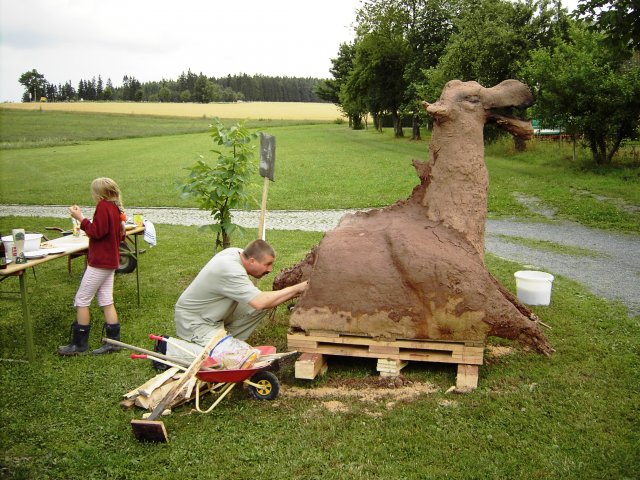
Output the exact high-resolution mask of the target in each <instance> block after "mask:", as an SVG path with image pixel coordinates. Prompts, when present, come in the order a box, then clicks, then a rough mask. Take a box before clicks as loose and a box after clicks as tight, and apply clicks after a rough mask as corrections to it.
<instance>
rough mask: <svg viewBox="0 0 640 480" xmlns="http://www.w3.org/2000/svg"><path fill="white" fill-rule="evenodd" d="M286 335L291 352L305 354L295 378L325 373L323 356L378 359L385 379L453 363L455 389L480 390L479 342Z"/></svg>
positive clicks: (321, 333) (332, 334) (333, 334)
mask: <svg viewBox="0 0 640 480" xmlns="http://www.w3.org/2000/svg"><path fill="white" fill-rule="evenodd" d="M309 333H310V334H309V335H307V334H305V333H302V332H300V333H290V334H288V335H287V342H288V347H289V349H290V350H297V351H299V352H302V355H301V356H300V357H299V358H298V361H296V364H295V376H296V378H306V379H310V380H311V379H314V378H315V377H316V376H317V375H320V374H322V373H323V372H324V371H326V369H327V366H326V361H325V359H324V355H340V356H349V357H364V358H376V359H377V360H378V363H377V371H378V372H380V375H382V376H394V375H399V374H400V371H401V370H402V368H404V367H405V366H406V365H407V362H409V361H414V362H437V363H453V364H457V366H458V373H457V377H456V389H457V390H459V391H469V390H473V389H474V388H476V387H477V386H478V366H479V365H482V362H483V353H484V344H483V343H479V342H466V343H464V342H438V341H430V340H389V341H387V340H376V339H373V338H369V337H361V336H351V335H342V334H339V333H336V332H325V331H311V332H309Z"/></svg>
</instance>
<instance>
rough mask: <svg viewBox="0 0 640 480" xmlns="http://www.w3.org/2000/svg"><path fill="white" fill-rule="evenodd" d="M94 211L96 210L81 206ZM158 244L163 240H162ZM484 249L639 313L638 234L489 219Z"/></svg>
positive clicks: (17, 208) (287, 223) (152, 214)
mask: <svg viewBox="0 0 640 480" xmlns="http://www.w3.org/2000/svg"><path fill="white" fill-rule="evenodd" d="M67 208H68V207H66V206H59V205H51V206H26V205H0V216H13V215H15V216H33V217H54V218H64V219H68V218H69V214H68V210H67ZM82 208H83V210H84V211H85V212H90V211H91V210H92V207H82ZM129 211H130V212H136V213H143V214H144V216H145V218H147V219H148V220H150V221H151V222H153V223H159V224H160V223H166V224H173V225H205V224H208V223H210V218H211V216H210V214H208V213H207V212H203V211H201V210H198V209H190V208H184V209H176V208H147V207H143V208H137V207H130V208H129ZM355 211H356V210H322V211H281V210H275V211H269V212H268V213H267V219H266V226H267V229H274V230H303V231H320V232H324V231H327V230H330V229H332V228H334V227H335V226H336V225H337V223H338V221H339V220H340V218H342V216H343V215H344V214H345V213H351V212H355ZM258 219H259V212H258V211H250V212H243V211H237V212H235V213H234V220H235V221H236V223H238V224H239V225H242V226H244V227H249V228H256V227H257V226H258ZM503 236H510V237H523V238H528V239H534V240H546V241H550V242H554V243H558V244H562V245H568V246H572V247H578V248H581V249H588V250H590V251H591V253H592V254H590V255H567V254H562V253H557V252H549V251H543V250H538V249H534V248H530V247H527V246H524V245H522V244H518V243H513V242H509V241H506V239H505V238H504V237H503ZM159 241H160V243H161V242H162V238H160V239H159ZM486 249H487V251H488V252H491V253H492V254H494V255H497V256H499V257H501V258H505V259H508V260H512V261H516V262H519V263H522V264H524V265H526V268H530V269H535V270H544V271H546V272H549V273H552V274H557V275H563V276H565V277H568V278H571V279H573V280H576V281H577V282H579V283H581V284H583V285H585V286H586V287H587V288H589V289H590V290H591V291H592V292H593V293H595V294H596V295H599V296H602V297H605V298H608V299H610V300H619V301H621V302H622V303H624V304H625V305H626V306H627V307H628V308H629V313H630V315H639V314H640V235H637V234H636V235H634V234H619V233H613V232H607V231H602V230H594V229H590V228H587V227H583V226H581V225H578V224H575V223H570V222H551V223H547V222H545V223H536V222H520V221H515V220H488V221H487V226H486Z"/></svg>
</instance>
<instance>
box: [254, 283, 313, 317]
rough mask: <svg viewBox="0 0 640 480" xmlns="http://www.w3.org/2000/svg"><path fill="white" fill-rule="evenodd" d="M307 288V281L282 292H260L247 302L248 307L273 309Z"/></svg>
mask: <svg viewBox="0 0 640 480" xmlns="http://www.w3.org/2000/svg"><path fill="white" fill-rule="evenodd" d="M308 286H309V281H308V280H305V281H304V282H300V283H297V284H295V285H291V286H290V287H287V288H283V289H282V290H276V291H273V292H260V294H259V295H258V296H257V297H256V298H254V299H253V300H251V301H250V302H249V305H250V306H251V307H252V308H255V309H256V310H266V309H268V308H274V307H277V306H278V305H280V304H281V303H284V302H286V301H287V300H291V299H292V298H294V297H297V296H298V295H301V294H302V293H304V292H305V291H306V290H307V288H308Z"/></svg>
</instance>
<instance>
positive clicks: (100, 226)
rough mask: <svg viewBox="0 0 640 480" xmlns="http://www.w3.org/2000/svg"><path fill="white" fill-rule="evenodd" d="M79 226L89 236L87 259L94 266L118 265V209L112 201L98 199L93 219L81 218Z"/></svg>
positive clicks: (111, 266) (113, 266) (114, 266)
mask: <svg viewBox="0 0 640 480" xmlns="http://www.w3.org/2000/svg"><path fill="white" fill-rule="evenodd" d="M80 228H82V230H84V231H85V233H86V234H87V236H88V237H89V255H88V257H87V261H88V263H89V265H90V266H92V267H95V268H107V269H116V268H118V267H119V266H120V240H121V227H120V209H119V208H118V207H117V206H116V205H115V204H114V203H112V202H107V201H106V200H100V201H99V202H98V205H96V211H95V213H94V214H93V221H90V220H89V219H88V218H85V219H83V220H82V223H81V224H80Z"/></svg>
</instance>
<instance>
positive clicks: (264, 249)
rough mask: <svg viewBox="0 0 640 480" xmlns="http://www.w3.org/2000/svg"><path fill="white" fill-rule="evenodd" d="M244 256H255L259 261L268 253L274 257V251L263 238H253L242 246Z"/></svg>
mask: <svg viewBox="0 0 640 480" xmlns="http://www.w3.org/2000/svg"><path fill="white" fill-rule="evenodd" d="M242 253H243V254H244V256H245V258H247V259H249V258H255V259H256V260H257V261H259V262H261V261H262V260H263V259H264V257H265V255H270V256H272V257H274V258H275V256H276V252H275V251H274V250H273V247H272V246H271V245H269V244H268V243H267V242H265V241H264V240H260V239H258V240H254V241H253V242H251V243H250V244H249V245H247V246H246V247H245V248H244V251H243V252H242Z"/></svg>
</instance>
